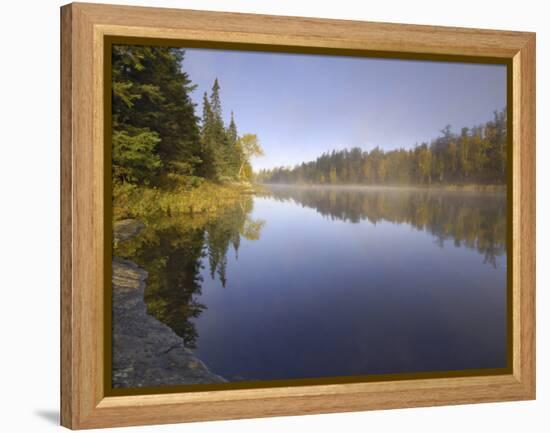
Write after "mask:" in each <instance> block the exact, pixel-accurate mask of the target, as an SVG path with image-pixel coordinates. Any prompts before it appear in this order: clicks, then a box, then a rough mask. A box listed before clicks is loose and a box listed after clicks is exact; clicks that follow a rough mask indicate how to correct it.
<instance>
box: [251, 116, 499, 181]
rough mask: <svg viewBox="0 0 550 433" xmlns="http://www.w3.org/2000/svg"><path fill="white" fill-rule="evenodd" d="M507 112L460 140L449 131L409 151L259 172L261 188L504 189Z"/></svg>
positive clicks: (359, 153)
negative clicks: (279, 185) (280, 185)
mask: <svg viewBox="0 0 550 433" xmlns="http://www.w3.org/2000/svg"><path fill="white" fill-rule="evenodd" d="M506 125H507V115H506V109H504V110H502V111H495V112H494V117H493V120H491V121H489V122H486V123H485V124H483V125H479V126H475V127H472V128H462V130H461V132H460V134H455V133H453V132H452V131H451V127H450V126H449V125H448V126H446V127H445V128H444V129H443V130H441V135H440V136H439V137H437V138H435V139H434V140H432V142H431V143H421V144H417V145H416V146H415V147H414V148H412V149H408V150H407V149H396V150H390V151H384V150H383V149H380V148H379V147H376V148H374V149H373V150H371V151H370V152H368V151H363V150H362V149H360V148H357V147H356V148H352V149H349V150H348V149H345V150H339V151H332V152H330V153H323V154H322V155H321V156H319V157H318V158H317V159H316V160H315V161H311V162H304V163H302V164H300V165H296V166H295V167H277V168H274V169H268V170H261V171H260V172H259V173H258V176H257V180H258V181H260V182H263V183H285V184H317V185H347V184H354V185H473V184H476V185H477V184H479V185H504V184H505V183H506V168H507V127H506Z"/></svg>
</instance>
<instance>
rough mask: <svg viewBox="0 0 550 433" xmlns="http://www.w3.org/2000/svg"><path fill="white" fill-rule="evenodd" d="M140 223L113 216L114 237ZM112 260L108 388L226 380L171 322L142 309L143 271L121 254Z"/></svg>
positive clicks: (129, 233)
mask: <svg viewBox="0 0 550 433" xmlns="http://www.w3.org/2000/svg"><path fill="white" fill-rule="evenodd" d="M142 228H143V224H141V223H140V222H139V221H137V220H133V219H127V220H122V221H118V222H117V223H115V224H114V230H113V231H114V239H115V241H116V242H124V241H125V240H128V239H131V238H133V237H135V236H137V235H138V234H139V232H140V231H141V229H142ZM112 266H113V273H112V284H113V290H112V311H113V320H112V345H113V355H112V356H113V358H112V386H113V388H135V387H149V386H165V385H188V384H211V383H224V382H227V381H226V380H225V379H224V378H223V377H221V376H219V375H217V374H215V373H213V372H211V371H210V370H209V369H208V367H207V366H206V365H205V364H204V362H202V361H201V360H200V359H198V358H197V357H196V356H195V355H194V354H193V353H192V352H191V351H190V350H189V349H187V348H186V347H185V345H184V342H183V339H182V338H181V337H180V336H178V335H177V334H176V333H175V332H174V331H173V330H172V329H171V328H170V327H168V326H167V325H165V324H163V323H161V322H160V321H158V320H157V319H156V318H154V317H153V316H151V315H149V314H147V306H146V304H145V302H144V291H145V287H146V280H147V277H148V274H147V271H145V270H144V269H142V268H140V267H139V266H138V265H137V264H136V263H134V262H132V261H130V260H126V259H122V258H120V257H113V261H112Z"/></svg>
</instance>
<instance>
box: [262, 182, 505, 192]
mask: <svg viewBox="0 0 550 433" xmlns="http://www.w3.org/2000/svg"><path fill="white" fill-rule="evenodd" d="M258 185H260V186H263V187H267V188H269V187H275V188H277V187H286V188H288V187H291V188H303V189H309V188H311V189H314V188H319V189H333V190H339V189H341V190H344V189H348V190H350V189H356V190H368V189H372V190H383V189H386V190H393V191H398V190H418V191H450V192H480V193H505V192H506V191H507V185H496V184H494V185H493V184H490V185H481V184H465V185H459V184H450V185H437V184H432V185H362V184H313V183H259V184H258Z"/></svg>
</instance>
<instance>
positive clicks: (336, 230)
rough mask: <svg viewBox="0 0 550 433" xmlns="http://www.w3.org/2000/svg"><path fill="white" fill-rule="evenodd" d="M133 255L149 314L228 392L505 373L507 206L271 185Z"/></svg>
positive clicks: (474, 199) (158, 235)
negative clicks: (270, 384) (381, 377)
mask: <svg viewBox="0 0 550 433" xmlns="http://www.w3.org/2000/svg"><path fill="white" fill-rule="evenodd" d="M264 188H265V192H264V193H261V194H259V195H256V196H253V197H249V196H247V197H243V202H242V203H239V205H238V206H235V207H234V208H231V209H228V210H227V211H226V212H225V213H224V215H223V216H221V217H218V218H216V219H215V220H212V219H208V218H205V217H203V216H195V217H193V218H187V219H185V221H184V220H182V219H181V218H179V219H177V221H176V220H173V221H172V220H170V219H168V220H167V221H161V222H158V223H157V226H155V227H150V228H149V231H148V232H145V234H144V236H143V239H142V240H140V241H139V242H137V241H136V242H135V243H134V244H133V245H132V246H131V247H130V248H129V249H128V250H127V252H126V256H127V257H129V258H130V259H132V260H135V261H136V262H137V263H138V264H140V266H143V267H144V268H145V269H146V270H147V271H148V272H149V278H148V281H147V287H146V289H145V301H146V303H147V307H148V312H149V314H151V315H153V316H154V317H156V318H157V319H159V320H160V321H162V322H163V323H166V324H167V325H169V326H170V327H171V328H172V329H173V330H174V331H175V332H176V333H177V334H178V335H180V336H181V337H182V338H183V339H184V341H185V343H186V345H187V346H188V347H190V348H192V349H193V351H194V353H195V354H196V355H197V357H198V358H200V359H201V360H203V361H204V362H205V363H206V365H207V366H208V367H209V368H210V370H212V371H213V372H215V373H216V374H219V375H221V376H223V377H224V378H225V379H227V380H229V381H248V380H272V379H297V378H316V377H326V376H348V375H354V376H355V375H367V374H384V373H414V372H434V371H447V370H467V369H481V368H503V367H506V360H507V320H506V312H507V305H506V274H507V260H506V195H505V194H504V193H486V192H458V191H447V190H436V189H412V188H411V189H405V188H375V187H355V188H354V187H305V186H304V187H299V186H274V185H267V186H265V187H264Z"/></svg>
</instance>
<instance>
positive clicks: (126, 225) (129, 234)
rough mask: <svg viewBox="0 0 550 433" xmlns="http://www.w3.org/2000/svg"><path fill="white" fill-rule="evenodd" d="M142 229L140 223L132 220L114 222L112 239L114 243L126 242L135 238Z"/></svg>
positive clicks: (142, 225)
mask: <svg viewBox="0 0 550 433" xmlns="http://www.w3.org/2000/svg"><path fill="white" fill-rule="evenodd" d="M144 227H145V226H144V224H143V223H142V222H141V221H138V220H134V219H125V220H120V221H116V222H115V223H114V225H113V239H114V241H115V242H123V241H127V240H128V239H131V238H133V237H134V236H137V235H138V233H139V232H140V231H141V230H142V229H143V228H144Z"/></svg>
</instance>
